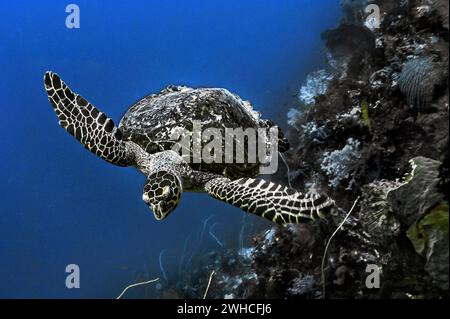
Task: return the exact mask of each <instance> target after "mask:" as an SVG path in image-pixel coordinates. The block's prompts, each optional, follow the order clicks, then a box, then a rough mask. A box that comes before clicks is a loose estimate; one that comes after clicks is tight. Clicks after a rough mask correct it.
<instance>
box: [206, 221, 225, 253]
mask: <svg viewBox="0 0 450 319" xmlns="http://www.w3.org/2000/svg"><path fill="white" fill-rule="evenodd" d="M218 224H219V223H214V224H212V225H211V227H210V228H209V232H208V233H209V235H210V236H211V237H212V238H213V239H214V240H215V241H216V243H217V245H219V246H220V247H223V243H222V242H221V241H220V240H219V238H217V236H216V235H215V234H214V233H213V229H214V228H215V227H216V226H217V225H218Z"/></svg>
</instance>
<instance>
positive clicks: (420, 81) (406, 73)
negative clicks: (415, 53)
mask: <svg viewBox="0 0 450 319" xmlns="http://www.w3.org/2000/svg"><path fill="white" fill-rule="evenodd" d="M444 73H445V72H443V70H442V66H441V65H439V63H435V62H433V59H432V58H431V57H424V58H418V59H414V60H411V61H408V62H406V63H405V66H404V67H403V70H402V72H401V74H400V76H399V78H398V85H399V87H400V90H401V91H402V93H403V94H405V95H406V98H407V100H408V103H409V104H410V105H412V106H415V107H417V108H418V109H419V110H423V109H424V108H426V107H427V106H428V105H429V104H430V103H431V101H432V100H433V97H434V93H435V89H436V86H439V85H442V82H443V81H444V80H445V78H446V77H445V74H444Z"/></svg>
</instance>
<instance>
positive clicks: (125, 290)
mask: <svg viewBox="0 0 450 319" xmlns="http://www.w3.org/2000/svg"><path fill="white" fill-rule="evenodd" d="M158 280H159V278H155V279H150V280H147V281H142V282H137V283H135V284H131V285H128V286H126V287H125V288H124V290H122V292H121V293H120V295H119V296H117V298H116V299H120V298H122V296H123V295H124V294H125V293H126V292H127V291H128V289H131V288H134V287H138V286H143V285H148V284H151V283H154V282H157V281H158Z"/></svg>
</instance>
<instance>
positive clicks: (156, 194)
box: [142, 171, 183, 220]
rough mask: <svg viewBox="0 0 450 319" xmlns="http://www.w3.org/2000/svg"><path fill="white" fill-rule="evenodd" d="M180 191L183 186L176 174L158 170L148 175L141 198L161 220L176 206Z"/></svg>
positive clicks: (181, 191)
mask: <svg viewBox="0 0 450 319" xmlns="http://www.w3.org/2000/svg"><path fill="white" fill-rule="evenodd" d="M182 193H183V186H182V184H181V180H180V178H179V177H178V176H177V175H175V174H172V173H169V172H166V171H159V172H156V173H153V174H150V175H149V177H148V179H147V182H146V183H145V185H144V192H143V194H142V199H143V200H144V202H145V203H146V204H147V205H148V207H150V208H151V210H152V211H153V214H154V215H155V218H156V219H157V220H162V219H164V218H166V217H167V215H169V214H170V213H171V212H172V211H173V210H174V209H175V208H176V207H177V206H178V203H179V201H180V198H181V194H182Z"/></svg>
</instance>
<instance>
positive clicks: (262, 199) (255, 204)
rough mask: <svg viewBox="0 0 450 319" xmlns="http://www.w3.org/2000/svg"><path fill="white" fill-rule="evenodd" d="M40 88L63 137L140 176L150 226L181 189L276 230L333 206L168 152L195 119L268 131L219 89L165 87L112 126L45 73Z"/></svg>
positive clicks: (246, 172) (241, 169)
mask: <svg viewBox="0 0 450 319" xmlns="http://www.w3.org/2000/svg"><path fill="white" fill-rule="evenodd" d="M44 84H45V89H46V91H47V94H48V98H49V100H50V102H51V104H52V106H53V110H54V111H55V113H56V115H57V117H58V119H59V124H60V125H61V126H62V127H63V128H64V129H65V130H66V131H67V132H69V133H70V134H71V135H72V136H74V137H75V138H76V139H77V140H78V141H79V142H81V143H82V144H83V145H84V147H85V148H87V149H88V150H89V151H91V152H92V153H94V154H96V155H97V156H99V157H101V158H102V159H104V160H106V161H108V162H110V163H112V164H114V165H117V166H134V167H135V168H137V169H138V170H139V171H140V172H142V173H143V174H144V175H145V176H146V177H147V181H146V183H145V185H144V190H143V195H142V199H143V200H144V202H145V203H146V204H147V205H148V206H149V207H150V208H151V209H152V211H153V213H154V215H155V218H156V219H157V220H161V219H164V218H165V217H167V215H168V214H169V213H170V212H172V211H173V210H174V209H175V208H176V207H177V205H178V203H179V201H180V198H181V195H182V193H183V191H196V192H206V193H208V194H209V195H211V196H212V197H214V198H216V199H219V200H221V201H224V202H227V203H229V204H232V205H234V206H237V207H240V208H241V209H242V210H244V211H246V212H248V213H253V214H256V215H258V216H261V217H263V218H266V219H269V220H271V221H273V222H275V223H278V224H286V223H299V222H305V221H310V220H314V219H316V218H319V217H322V216H323V214H322V213H324V212H326V211H327V210H329V209H330V208H331V207H333V206H334V202H333V200H331V199H330V198H329V197H327V196H325V195H319V194H302V193H300V192H298V191H296V190H294V189H292V188H289V187H285V186H282V185H278V184H276V183H273V182H270V181H265V180H263V179H259V178H255V177H257V175H258V167H259V166H260V164H261V163H259V162H256V163H248V162H244V163H222V164H221V163H214V162H213V163H207V162H205V161H203V160H202V161H201V162H199V163H195V162H193V161H188V160H186V158H185V157H182V156H181V155H182V154H180V152H176V151H174V150H173V149H172V147H173V144H174V142H173V141H172V140H171V139H170V134H172V133H173V132H174V131H176V130H177V129H185V130H187V131H192V128H193V124H192V123H193V122H194V120H200V121H201V123H202V124H204V127H207V128H213V127H216V128H219V129H222V128H225V127H232V128H236V127H241V128H242V129H247V128H264V127H270V126H273V125H274V124H273V123H272V122H270V121H265V120H261V119H259V116H258V113H257V112H254V111H253V110H252V109H251V106H250V103H248V102H244V101H242V100H241V99H240V98H239V97H238V96H236V95H234V94H232V93H230V92H229V91H227V90H225V89H215V88H198V89H193V88H188V87H179V86H169V87H167V88H166V89H164V90H162V91H161V92H160V93H158V94H151V95H149V96H147V97H145V98H143V99H141V100H140V101H138V102H137V103H135V104H134V105H132V106H131V107H130V108H129V109H128V111H127V112H126V113H125V115H124V116H123V118H122V120H121V121H120V124H119V126H118V127H117V126H115V125H114V122H113V121H112V120H111V119H110V118H108V117H107V116H106V115H105V114H104V113H102V112H100V111H99V110H98V109H97V108H96V107H94V106H93V105H92V104H91V103H89V102H88V101H87V100H85V99H84V98H83V97H81V96H80V95H78V94H76V93H74V92H72V91H71V89H70V88H69V87H68V86H67V85H66V84H65V83H64V82H63V81H62V80H61V79H60V77H59V76H58V75H57V74H55V73H53V72H46V73H45V76H44ZM277 142H278V145H279V146H278V149H279V150H280V151H284V150H286V149H287V145H288V144H287V141H286V139H285V138H284V137H283V134H282V133H280V134H279V138H278V141H277ZM202 145H204V144H202ZM247 145H248V144H247Z"/></svg>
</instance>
